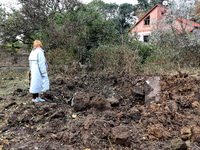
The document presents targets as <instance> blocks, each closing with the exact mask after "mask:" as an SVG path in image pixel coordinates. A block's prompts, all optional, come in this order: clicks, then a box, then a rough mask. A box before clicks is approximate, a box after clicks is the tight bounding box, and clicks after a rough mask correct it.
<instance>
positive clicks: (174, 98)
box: [0, 73, 200, 150]
mask: <svg viewBox="0 0 200 150" xmlns="http://www.w3.org/2000/svg"><path fill="white" fill-rule="evenodd" d="M159 76H160V78H161V82H160V84H161V99H160V101H159V102H157V103H152V104H151V105H150V106H149V107H146V105H145V101H144V95H139V94H138V95H137V94H133V91H132V89H133V88H134V87H135V86H136V85H138V84H140V85H143V83H145V81H146V79H147V78H148V77H149V76H141V75H130V74H127V73H108V74H74V75H69V74H66V75H63V76H62V77H59V78H50V87H51V88H50V90H49V91H46V92H44V93H42V94H41V95H40V96H41V98H43V99H45V100H46V101H45V102H40V103H34V102H31V95H30V93H29V89H28V87H24V88H17V89H13V91H12V92H11V93H10V94H8V95H3V96H2V97H0V149H11V150H26V149H27V150H29V149H31V150H32V149H33V150H34V149H35V150H37V149H39V150H89V149H90V150H98V149H99V150H102V149H108V150H129V149H131V150H171V149H173V150H178V149H180V150H181V149H183V150H184V149H185V150H187V149H188V150H199V149H200V79H199V78H198V77H194V76H191V75H188V74H177V75H159ZM3 80H4V81H1V85H0V87H1V90H2V89H5V88H9V87H6V85H5V84H4V83H5V82H9V81H10V80H15V79H14V78H4V79H3ZM72 103H74V105H73V106H72Z"/></svg>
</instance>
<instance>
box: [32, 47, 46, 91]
mask: <svg viewBox="0 0 200 150" xmlns="http://www.w3.org/2000/svg"><path fill="white" fill-rule="evenodd" d="M45 63H46V60H45V57H44V53H43V50H42V48H40V47H39V46H38V47H36V49H34V50H32V51H31V53H30V55H29V65H30V71H31V85H30V93H41V92H43V91H46V90H48V89H49V79H48V75H47V69H46V66H45Z"/></svg>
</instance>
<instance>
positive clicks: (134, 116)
mask: <svg viewBox="0 0 200 150" xmlns="http://www.w3.org/2000/svg"><path fill="white" fill-rule="evenodd" d="M129 115H130V117H131V118H132V119H133V120H134V121H135V122H139V120H140V118H141V113H140V111H139V110H138V109H137V108H136V107H132V108H131V109H130V110H129Z"/></svg>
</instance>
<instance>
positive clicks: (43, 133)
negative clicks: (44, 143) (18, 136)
mask: <svg viewBox="0 0 200 150" xmlns="http://www.w3.org/2000/svg"><path fill="white" fill-rule="evenodd" d="M48 132H49V129H47V128H42V129H40V130H39V132H38V135H39V136H40V137H45V136H46V135H47V133H48Z"/></svg>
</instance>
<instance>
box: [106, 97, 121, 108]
mask: <svg viewBox="0 0 200 150" xmlns="http://www.w3.org/2000/svg"><path fill="white" fill-rule="evenodd" d="M106 101H107V102H109V103H110V104H111V106H118V105H119V100H118V99H116V98H114V97H112V98H108V99H106Z"/></svg>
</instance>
